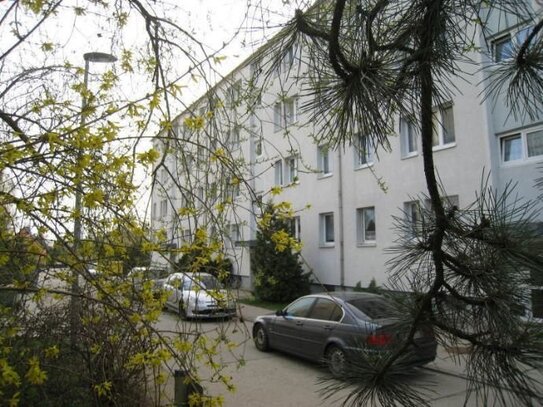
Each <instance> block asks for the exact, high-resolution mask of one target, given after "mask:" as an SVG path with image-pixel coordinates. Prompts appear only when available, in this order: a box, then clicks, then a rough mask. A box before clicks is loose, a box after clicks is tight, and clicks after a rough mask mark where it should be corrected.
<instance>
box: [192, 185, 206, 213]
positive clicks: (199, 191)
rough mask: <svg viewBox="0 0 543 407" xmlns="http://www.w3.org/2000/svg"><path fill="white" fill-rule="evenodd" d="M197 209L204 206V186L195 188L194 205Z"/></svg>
mask: <svg viewBox="0 0 543 407" xmlns="http://www.w3.org/2000/svg"><path fill="white" fill-rule="evenodd" d="M194 206H195V207H196V208H197V209H200V208H203V206H204V187H197V188H196V203H195V205H194Z"/></svg>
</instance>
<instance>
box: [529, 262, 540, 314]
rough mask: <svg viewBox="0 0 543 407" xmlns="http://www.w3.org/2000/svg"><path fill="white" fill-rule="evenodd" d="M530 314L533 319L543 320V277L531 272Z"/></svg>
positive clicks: (533, 271)
mask: <svg viewBox="0 0 543 407" xmlns="http://www.w3.org/2000/svg"><path fill="white" fill-rule="evenodd" d="M530 277H531V279H530V280H531V283H530V284H531V287H530V312H531V314H532V317H533V318H538V319H543V275H542V274H541V273H538V272H536V271H535V270H532V271H531V275H530Z"/></svg>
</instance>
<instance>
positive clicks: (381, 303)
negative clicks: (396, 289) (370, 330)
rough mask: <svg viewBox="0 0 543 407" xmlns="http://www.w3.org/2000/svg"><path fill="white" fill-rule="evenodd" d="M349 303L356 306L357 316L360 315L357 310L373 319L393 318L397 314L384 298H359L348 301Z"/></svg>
mask: <svg viewBox="0 0 543 407" xmlns="http://www.w3.org/2000/svg"><path fill="white" fill-rule="evenodd" d="M347 304H349V305H351V306H352V307H353V308H354V310H353V311H354V312H355V315H356V316H357V317H360V315H359V313H357V312H356V311H357V310H358V311H362V313H363V314H364V315H365V316H367V317H369V318H371V319H383V318H392V317H394V316H395V315H396V314H395V312H394V308H393V307H392V306H391V305H390V304H389V303H388V302H387V301H386V300H383V299H382V298H357V299H353V300H349V301H347Z"/></svg>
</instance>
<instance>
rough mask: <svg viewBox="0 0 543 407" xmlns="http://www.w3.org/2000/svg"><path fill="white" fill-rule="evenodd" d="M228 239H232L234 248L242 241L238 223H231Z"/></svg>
mask: <svg viewBox="0 0 543 407" xmlns="http://www.w3.org/2000/svg"><path fill="white" fill-rule="evenodd" d="M228 238H229V239H230V243H231V244H232V247H234V246H235V245H236V242H239V241H241V233H240V228H239V225H238V224H237V223H231V224H230V225H228Z"/></svg>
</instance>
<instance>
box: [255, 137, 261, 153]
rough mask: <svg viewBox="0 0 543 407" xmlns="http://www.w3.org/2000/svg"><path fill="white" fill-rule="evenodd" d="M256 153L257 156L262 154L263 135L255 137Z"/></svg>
mask: <svg viewBox="0 0 543 407" xmlns="http://www.w3.org/2000/svg"><path fill="white" fill-rule="evenodd" d="M255 155H256V156H257V157H259V156H261V155H262V136H257V137H255Z"/></svg>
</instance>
